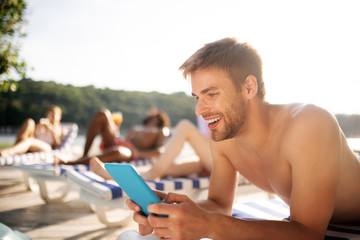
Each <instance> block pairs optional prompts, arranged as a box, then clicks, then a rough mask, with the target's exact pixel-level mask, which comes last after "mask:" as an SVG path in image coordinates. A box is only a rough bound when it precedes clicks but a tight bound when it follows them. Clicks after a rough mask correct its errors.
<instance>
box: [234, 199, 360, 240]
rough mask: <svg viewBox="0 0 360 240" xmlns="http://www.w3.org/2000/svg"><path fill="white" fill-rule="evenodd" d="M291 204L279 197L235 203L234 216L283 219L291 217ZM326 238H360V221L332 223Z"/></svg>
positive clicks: (330, 239) (328, 239)
mask: <svg viewBox="0 0 360 240" xmlns="http://www.w3.org/2000/svg"><path fill="white" fill-rule="evenodd" d="M289 213H290V211H289V206H288V205H287V204H285V203H284V202H282V201H281V200H279V199H270V200H263V201H256V202H249V203H241V204H235V205H234V208H233V216H234V217H238V218H244V219H249V220H251V219H253V220H256V219H267V220H282V219H288V217H289V215H290V214H289ZM324 239H325V240H349V239H360V222H359V223H354V224H349V225H338V224H330V225H329V227H328V230H327V232H326V236H325V238H324Z"/></svg>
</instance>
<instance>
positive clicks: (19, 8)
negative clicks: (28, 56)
mask: <svg viewBox="0 0 360 240" xmlns="http://www.w3.org/2000/svg"><path fill="white" fill-rule="evenodd" d="M26 6H27V5H26V2H25V0H1V1H0V92H7V91H16V88H17V84H16V82H15V81H14V79H13V77H12V73H16V74H18V75H20V76H21V77H22V78H25V75H26V63H25V61H24V60H22V59H20V58H19V50H20V39H21V38H22V37H25V36H26V35H25V32H24V24H25V23H26V20H25V19H24V16H25V12H26Z"/></svg>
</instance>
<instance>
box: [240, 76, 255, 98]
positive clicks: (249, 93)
mask: <svg viewBox="0 0 360 240" xmlns="http://www.w3.org/2000/svg"><path fill="white" fill-rule="evenodd" d="M243 90H244V91H245V94H246V97H247V99H252V98H254V97H255V96H256V95H257V92H258V84H257V79H256V77H255V76H254V75H248V76H247V77H246V79H245V84H244V89H243Z"/></svg>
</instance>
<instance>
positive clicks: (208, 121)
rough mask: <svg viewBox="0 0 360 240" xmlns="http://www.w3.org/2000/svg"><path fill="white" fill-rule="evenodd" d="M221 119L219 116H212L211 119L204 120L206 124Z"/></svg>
mask: <svg viewBox="0 0 360 240" xmlns="http://www.w3.org/2000/svg"><path fill="white" fill-rule="evenodd" d="M220 119H221V117H217V118H213V119H209V120H205V121H206V122H207V123H208V124H211V123H215V122H217V121H219V120H220Z"/></svg>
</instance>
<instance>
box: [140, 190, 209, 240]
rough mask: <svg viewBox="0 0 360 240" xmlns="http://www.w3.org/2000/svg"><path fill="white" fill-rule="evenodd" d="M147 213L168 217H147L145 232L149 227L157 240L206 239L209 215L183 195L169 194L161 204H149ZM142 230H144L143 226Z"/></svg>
mask: <svg viewBox="0 0 360 240" xmlns="http://www.w3.org/2000/svg"><path fill="white" fill-rule="evenodd" d="M148 210H149V212H151V213H154V214H157V215H168V217H158V216H156V215H153V214H152V215H150V216H148V219H147V223H149V225H147V228H146V230H149V229H150V228H149V226H151V227H152V229H153V230H154V234H155V235H156V236H157V237H158V238H159V239H162V238H166V237H170V238H171V239H172V240H177V239H200V238H204V237H206V231H207V229H209V227H208V226H209V224H210V221H209V214H207V213H206V212H205V211H204V209H202V208H200V207H199V206H198V205H197V204H196V203H194V202H193V201H192V200H191V199H190V198H188V197H187V196H185V195H179V194H175V193H169V194H168V195H167V196H166V198H165V199H164V202H163V203H156V204H151V205H149V207H148ZM143 225H144V228H143V229H142V230H144V229H145V226H146V225H145V224H143Z"/></svg>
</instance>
